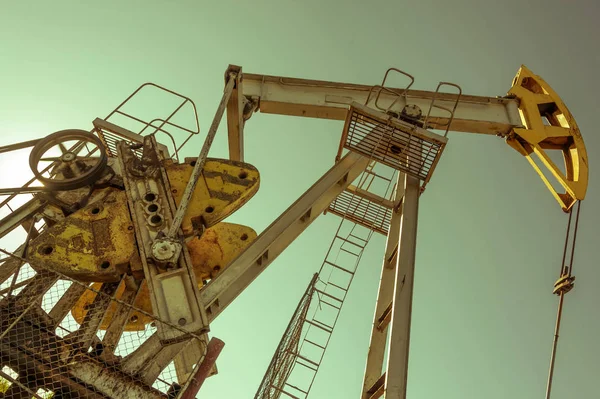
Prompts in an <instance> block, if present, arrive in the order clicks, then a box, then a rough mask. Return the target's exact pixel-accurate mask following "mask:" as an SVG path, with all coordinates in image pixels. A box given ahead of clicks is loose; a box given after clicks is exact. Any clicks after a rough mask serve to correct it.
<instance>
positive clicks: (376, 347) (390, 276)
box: [362, 173, 404, 399]
mask: <svg viewBox="0 0 600 399" xmlns="http://www.w3.org/2000/svg"><path fill="white" fill-rule="evenodd" d="M403 195H404V173H398V180H397V182H396V192H395V194H394V198H393V199H392V201H393V202H394V203H398V202H399V201H400V200H401V199H402V196H403ZM401 216H402V207H399V208H398V209H396V210H395V211H394V212H393V213H392V219H391V221H390V229H389V231H388V236H387V241H386V244H385V254H384V258H383V265H382V268H381V278H380V280H379V292H378V294H377V305H376V306H375V314H374V317H373V327H372V330H371V342H370V343H369V353H368V355H367V365H366V368H365V376H364V380H363V390H362V398H364V399H368V398H369V397H371V393H369V392H368V391H369V390H370V389H371V388H372V387H373V386H374V385H375V383H376V382H377V381H378V380H379V379H380V377H381V375H382V372H383V371H382V368H383V359H384V357H385V348H386V338H387V328H381V327H380V325H381V323H380V320H381V319H382V317H383V315H384V313H385V312H386V309H387V308H388V307H389V305H390V304H391V303H392V296H393V293H394V283H395V281H396V276H395V275H396V262H392V261H393V260H394V258H395V256H394V252H395V251H396V250H397V248H398V241H399V239H400V219H401Z"/></svg>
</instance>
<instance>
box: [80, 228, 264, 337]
mask: <svg viewBox="0 0 600 399" xmlns="http://www.w3.org/2000/svg"><path fill="white" fill-rule="evenodd" d="M255 238H256V232H255V231H254V230H253V229H251V228H250V227H247V226H242V225H239V224H232V223H218V224H216V225H215V226H213V227H211V228H208V229H207V230H206V231H205V232H204V234H203V235H202V236H201V237H200V238H194V239H192V240H191V241H189V242H188V243H187V247H188V250H189V253H190V257H191V259H192V265H193V267H194V273H195V275H196V280H197V281H198V286H199V287H202V286H203V280H208V279H211V278H214V277H216V276H217V275H218V274H219V272H220V271H222V270H223V269H224V268H226V267H227V265H228V264H229V263H230V262H231V261H232V260H233V259H234V258H235V257H236V256H237V255H238V254H240V253H241V252H242V251H243V250H244V249H245V248H246V247H247V246H248V245H249V244H250V243H251V242H252V241H253V240H254V239H255ZM100 286H101V284H100V283H95V284H92V288H93V289H95V290H99V289H100ZM124 290H125V285H124V284H121V286H120V287H119V289H118V290H117V293H116V298H117V299H120V298H121V297H122V295H123V292H124ZM95 297H96V293H95V292H93V291H86V292H85V294H84V295H82V296H81V298H79V300H78V301H77V303H76V304H75V306H74V307H73V309H72V310H71V313H72V315H73V318H74V319H75V320H76V321H77V322H78V323H79V324H81V322H82V321H83V318H84V317H85V314H86V313H87V307H88V306H90V305H91V304H92V303H93V301H94V298H95ZM133 306H134V308H136V309H140V310H142V311H144V312H147V313H149V314H153V312H152V304H151V301H150V293H149V291H148V286H147V285H146V280H143V282H142V286H141V288H140V292H139V293H138V296H137V298H136V300H135V302H134V304H133ZM116 310H117V304H116V303H113V304H112V305H111V306H110V307H109V309H108V311H107V312H106V316H105V317H104V320H103V321H102V324H101V326H100V329H102V330H105V329H106V328H107V327H108V325H109V323H110V321H111V320H112V317H113V315H114V312H115V311H116ZM152 321H153V320H152V318H150V317H149V316H146V315H144V314H143V313H140V312H137V311H133V312H131V313H130V315H129V321H128V323H127V325H126V326H125V331H139V330H143V329H144V327H145V325H146V324H148V323H150V322H152Z"/></svg>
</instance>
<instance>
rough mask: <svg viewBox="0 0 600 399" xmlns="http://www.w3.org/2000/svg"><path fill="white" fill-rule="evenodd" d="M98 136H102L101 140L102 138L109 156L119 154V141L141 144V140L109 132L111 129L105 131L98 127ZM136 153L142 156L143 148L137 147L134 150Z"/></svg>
mask: <svg viewBox="0 0 600 399" xmlns="http://www.w3.org/2000/svg"><path fill="white" fill-rule="evenodd" d="M97 132H98V137H100V140H102V143H103V144H104V146H105V147H106V152H107V153H108V156H109V157H116V156H117V143H118V142H119V141H125V142H126V143H127V144H140V143H141V142H135V143H134V142H133V141H132V140H131V139H129V138H126V137H123V136H121V135H119V134H116V133H113V132H109V131H105V130H102V129H98V130H97ZM134 152H135V155H136V156H137V157H138V158H141V157H142V149H137V150H135V151H134Z"/></svg>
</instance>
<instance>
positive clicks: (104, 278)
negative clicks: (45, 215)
mask: <svg viewBox="0 0 600 399" xmlns="http://www.w3.org/2000/svg"><path fill="white" fill-rule="evenodd" d="M135 251H136V247H135V237H134V231H133V226H132V224H131V219H130V216H129V210H128V208H127V197H126V195H125V192H124V191H120V190H117V189H112V188H111V189H107V191H106V196H105V197H104V198H103V199H102V200H99V201H97V202H94V203H92V204H90V205H88V206H86V207H84V208H82V209H80V210H78V211H77V212H75V213H73V214H71V215H69V217H67V218H65V219H63V220H61V221H59V222H57V223H56V224H55V225H54V226H52V227H50V228H49V229H47V230H45V231H44V232H42V233H41V234H40V235H39V236H38V237H36V238H35V239H34V240H32V241H31V242H30V244H29V250H28V254H27V256H28V259H30V260H31V263H32V265H33V266H34V267H35V265H36V264H38V265H44V266H45V267H47V268H49V269H51V270H55V271H58V272H60V273H63V274H65V275H67V276H69V277H71V278H73V279H76V280H80V281H86V282H91V281H101V282H116V281H119V280H120V279H121V275H122V274H123V273H124V272H125V271H127V269H128V266H129V259H130V258H131V257H132V256H133V255H134V252H135Z"/></svg>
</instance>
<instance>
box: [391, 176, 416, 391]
mask: <svg viewBox="0 0 600 399" xmlns="http://www.w3.org/2000/svg"><path fill="white" fill-rule="evenodd" d="M419 191H420V186H419V180H418V179H417V178H414V177H412V176H408V175H406V176H405V180H404V202H403V206H402V217H401V221H400V240H399V243H398V256H397V263H396V285H395V287H394V295H393V297H394V299H393V301H394V302H393V306H392V319H391V322H390V326H389V328H390V329H391V331H390V338H389V343H388V360H387V374H386V378H385V398H386V399H405V398H406V383H407V379H408V352H409V347H410V325H411V313H412V300H413V282H414V271H415V254H416V243H417V220H418V209H419Z"/></svg>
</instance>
